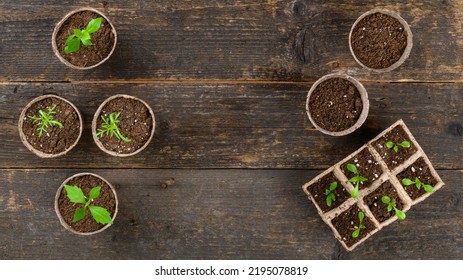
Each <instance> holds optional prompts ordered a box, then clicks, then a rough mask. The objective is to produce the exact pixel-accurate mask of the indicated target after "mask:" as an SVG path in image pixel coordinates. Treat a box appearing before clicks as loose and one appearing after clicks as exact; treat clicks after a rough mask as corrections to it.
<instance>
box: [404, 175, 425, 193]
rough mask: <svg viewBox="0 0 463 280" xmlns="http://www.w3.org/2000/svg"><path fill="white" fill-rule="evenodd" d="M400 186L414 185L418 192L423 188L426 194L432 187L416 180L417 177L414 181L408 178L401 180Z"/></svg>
mask: <svg viewBox="0 0 463 280" xmlns="http://www.w3.org/2000/svg"><path fill="white" fill-rule="evenodd" d="M402 185H404V186H410V185H415V187H416V188H417V189H419V190H420V189H421V187H423V188H424V190H425V191H426V192H432V186H431V185H429V184H425V183H423V182H421V181H420V179H418V177H415V180H414V181H412V180H411V179H409V178H403V179H402Z"/></svg>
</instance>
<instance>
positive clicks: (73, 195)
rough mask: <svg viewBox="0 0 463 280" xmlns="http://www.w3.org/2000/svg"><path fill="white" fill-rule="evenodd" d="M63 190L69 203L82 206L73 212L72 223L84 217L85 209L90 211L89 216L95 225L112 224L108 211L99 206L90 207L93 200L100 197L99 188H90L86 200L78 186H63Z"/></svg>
mask: <svg viewBox="0 0 463 280" xmlns="http://www.w3.org/2000/svg"><path fill="white" fill-rule="evenodd" d="M64 189H65V190H66V194H67V197H68V199H69V201H71V202H72V203H79V204H83V206H82V207H79V208H77V210H76V211H75V212H74V218H73V220H72V222H73V223H76V222H78V221H80V220H82V219H83V218H84V217H85V213H86V209H87V208H88V209H89V210H90V214H91V215H92V217H93V219H94V220H95V221H96V222H97V223H100V224H103V225H106V224H112V223H113V220H112V219H111V214H109V212H108V210H106V209H105V208H103V207H100V206H95V205H90V204H91V203H92V202H93V200H94V199H95V198H98V197H99V196H100V191H101V187H99V186H96V187H94V188H92V189H91V190H90V193H89V198H88V200H87V198H86V197H85V195H84V193H83V191H82V189H81V188H79V187H78V186H70V185H64Z"/></svg>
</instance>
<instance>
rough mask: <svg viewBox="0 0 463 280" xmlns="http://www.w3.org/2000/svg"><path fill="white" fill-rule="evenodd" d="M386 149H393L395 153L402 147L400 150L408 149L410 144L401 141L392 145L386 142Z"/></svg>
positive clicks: (390, 142)
mask: <svg viewBox="0 0 463 280" xmlns="http://www.w3.org/2000/svg"><path fill="white" fill-rule="evenodd" d="M386 147H387V148H388V149H393V150H394V152H396V153H397V152H398V151H399V147H402V148H405V149H408V148H410V142H408V141H407V140H404V141H402V143H394V142H392V141H388V142H387V143H386Z"/></svg>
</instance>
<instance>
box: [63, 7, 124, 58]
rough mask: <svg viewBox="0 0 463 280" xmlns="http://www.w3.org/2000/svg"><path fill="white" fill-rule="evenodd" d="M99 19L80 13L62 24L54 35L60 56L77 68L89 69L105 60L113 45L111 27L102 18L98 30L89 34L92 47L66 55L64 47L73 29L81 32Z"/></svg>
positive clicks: (94, 14) (94, 15)
mask: <svg viewBox="0 0 463 280" xmlns="http://www.w3.org/2000/svg"><path fill="white" fill-rule="evenodd" d="M98 17H101V16H100V15H99V14H97V13H94V12H92V11H82V12H78V13H75V14H73V15H71V16H70V17H69V18H68V19H67V20H66V21H65V22H63V24H62V25H61V28H60V29H59V31H58V32H57V34H56V46H57V47H58V51H59V53H60V54H61V56H62V57H63V58H64V59H66V60H67V61H69V63H71V64H73V65H75V66H79V67H89V66H92V65H95V64H98V63H99V62H100V61H102V60H103V59H105V58H106V57H107V56H108V55H109V54H110V52H111V50H112V48H113V45H114V40H115V39H114V34H113V32H112V28H111V25H110V24H109V23H108V22H107V21H106V20H105V18H103V20H102V22H101V26H100V29H99V30H98V31H97V32H95V33H93V34H91V35H90V36H91V40H92V43H93V45H92V46H84V45H83V44H82V43H81V48H80V50H78V51H77V52H73V53H70V54H66V53H65V52H64V47H65V46H66V39H67V38H68V37H69V36H70V35H72V34H74V29H80V30H83V29H85V28H86V27H87V24H88V23H89V22H90V21H91V20H92V19H95V18H98Z"/></svg>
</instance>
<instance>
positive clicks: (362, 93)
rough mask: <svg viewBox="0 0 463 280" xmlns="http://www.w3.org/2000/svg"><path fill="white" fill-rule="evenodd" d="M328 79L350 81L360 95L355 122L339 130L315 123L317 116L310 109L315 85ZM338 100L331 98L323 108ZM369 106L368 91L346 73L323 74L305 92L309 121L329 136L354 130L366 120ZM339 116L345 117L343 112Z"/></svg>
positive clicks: (341, 134) (341, 96) (342, 96)
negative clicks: (359, 107) (358, 109)
mask: <svg viewBox="0 0 463 280" xmlns="http://www.w3.org/2000/svg"><path fill="white" fill-rule="evenodd" d="M330 79H343V80H346V81H348V82H350V84H352V85H354V86H355V88H356V89H357V91H358V94H359V95H360V100H361V102H362V110H361V112H360V113H357V114H358V118H357V121H356V122H355V123H353V125H351V126H349V127H347V128H345V129H342V130H339V131H330V130H328V129H326V128H324V127H321V126H320V125H319V124H317V121H316V120H315V118H316V117H317V116H316V115H315V114H314V112H312V110H310V102H311V97H312V95H313V94H314V92H315V91H316V89H317V87H318V86H319V85H320V84H322V83H324V82H325V81H328V80H330ZM344 97H346V95H344V94H342V95H339V96H338V97H336V99H341V98H344ZM340 102H342V100H340V101H339V102H337V101H336V100H331V101H329V103H327V104H323V108H325V107H324V106H326V108H329V106H333V104H334V105H336V104H338V103H340ZM369 107H370V102H369V100H368V93H367V91H366V90H365V88H364V87H363V85H362V84H361V83H360V82H359V81H357V80H356V79H354V78H353V77H351V76H349V75H346V74H341V73H334V74H329V75H325V76H323V77H321V78H320V79H318V80H317V81H316V82H315V83H314V84H313V85H312V87H311V88H310V90H309V93H308V94H307V101H306V112H307V115H308V117H309V120H310V122H311V123H312V125H313V126H314V127H315V128H316V129H317V130H319V131H321V132H322V133H325V134H328V135H331V136H343V135H347V134H350V133H352V132H353V131H355V130H356V129H357V128H359V127H360V126H362V124H363V123H364V122H365V120H366V118H367V116H368V110H369ZM320 108H322V107H320ZM333 108H334V107H333ZM323 110H324V109H323ZM324 111H325V112H324V113H325V114H327V115H332V114H330V111H329V110H324ZM338 113H342V112H338ZM349 114H350V112H349ZM340 117H342V119H344V118H345V116H344V114H343V115H340Z"/></svg>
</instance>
